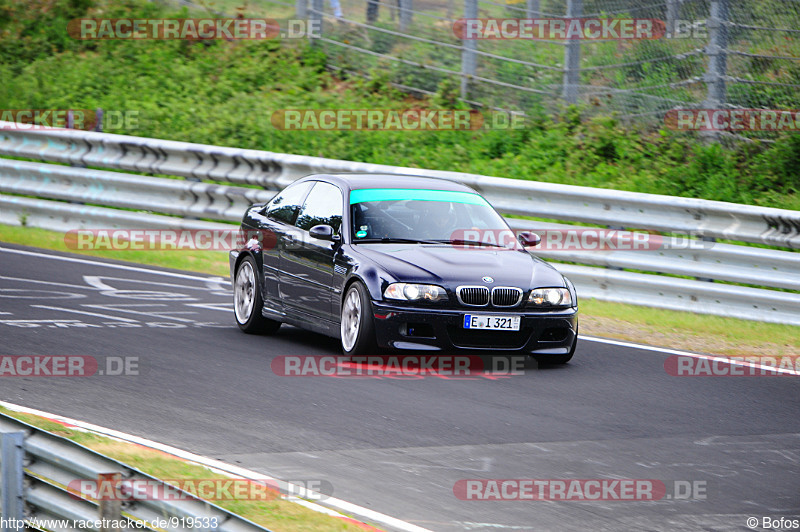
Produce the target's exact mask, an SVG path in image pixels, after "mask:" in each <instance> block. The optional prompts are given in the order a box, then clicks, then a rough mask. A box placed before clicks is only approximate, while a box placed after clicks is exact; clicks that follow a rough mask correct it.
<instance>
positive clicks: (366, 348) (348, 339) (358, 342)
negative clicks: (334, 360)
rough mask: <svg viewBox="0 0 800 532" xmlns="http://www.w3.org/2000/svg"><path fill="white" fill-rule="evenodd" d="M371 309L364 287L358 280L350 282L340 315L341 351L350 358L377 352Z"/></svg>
mask: <svg viewBox="0 0 800 532" xmlns="http://www.w3.org/2000/svg"><path fill="white" fill-rule="evenodd" d="M371 310H372V305H371V304H370V301H369V295H368V294H367V289H366V287H365V286H364V285H363V284H361V283H359V282H355V283H353V284H351V285H350V287H349V288H348V289H347V292H346V293H345V296H344V300H343V301H342V316H341V339H342V352H343V353H344V354H345V355H347V356H349V357H350V359H351V360H353V359H356V358H360V357H365V356H367V355H374V354H377V351H378V345H377V343H376V342H375V323H374V322H373V321H372V320H373V317H372V312H371Z"/></svg>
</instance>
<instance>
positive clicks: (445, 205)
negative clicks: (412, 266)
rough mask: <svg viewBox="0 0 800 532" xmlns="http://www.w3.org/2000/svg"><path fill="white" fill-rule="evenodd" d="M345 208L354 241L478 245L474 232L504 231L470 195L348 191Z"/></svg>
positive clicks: (501, 223) (487, 208)
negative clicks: (468, 242) (351, 225)
mask: <svg viewBox="0 0 800 532" xmlns="http://www.w3.org/2000/svg"><path fill="white" fill-rule="evenodd" d="M350 208H351V220H352V223H353V228H352V230H353V242H355V243H358V242H403V241H408V242H423V243H450V242H452V243H459V242H460V241H462V240H469V241H480V240H481V238H476V237H475V235H476V234H477V235H483V234H486V233H487V232H491V233H497V232H500V231H505V232H508V231H510V229H509V228H508V225H506V223H505V220H503V218H502V217H501V216H500V215H499V214H497V213H496V212H495V211H494V209H493V208H492V207H491V206H490V205H489V203H488V202H487V201H486V200H485V199H483V198H482V197H481V196H480V195H478V194H475V193H472V192H459V191H455V192H454V191H444V190H415V189H361V190H354V191H352V192H351V193H350ZM489 245H490V244H489ZM505 247H508V246H505Z"/></svg>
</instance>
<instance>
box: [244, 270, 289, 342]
mask: <svg viewBox="0 0 800 532" xmlns="http://www.w3.org/2000/svg"><path fill="white" fill-rule="evenodd" d="M257 270H258V268H257V266H256V261H255V259H253V257H251V256H247V257H245V258H244V260H243V261H242V262H241V263H240V264H239V267H238V268H237V270H236V277H235V279H234V281H233V313H234V316H235V317H236V324H237V325H239V328H240V329H241V330H243V331H244V332H246V333H248V334H259V333H263V334H271V333H274V332H275V331H277V330H278V329H279V328H280V326H281V322H279V321H275V320H270V319H267V318H265V317H264V316H262V315H261V309H262V308H263V307H264V301H263V300H262V299H261V287H260V285H259V283H258V275H256V271H257Z"/></svg>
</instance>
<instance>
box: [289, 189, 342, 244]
mask: <svg viewBox="0 0 800 532" xmlns="http://www.w3.org/2000/svg"><path fill="white" fill-rule="evenodd" d="M343 201H344V198H343V196H342V192H341V191H340V190H339V188H338V187H335V186H333V185H331V184H329V183H322V182H318V183H317V184H316V185H314V188H313V189H311V192H310V193H309V194H308V197H307V198H306V202H305V204H303V208H302V209H300V214H299V215H298V216H297V223H296V224H295V225H296V226H297V227H299V228H300V229H303V230H305V231H308V230H309V229H311V228H312V227H314V226H315V225H320V224H326V225H330V226H331V227H333V230H334V232H335V233H339V229H340V228H341V227H342V203H343Z"/></svg>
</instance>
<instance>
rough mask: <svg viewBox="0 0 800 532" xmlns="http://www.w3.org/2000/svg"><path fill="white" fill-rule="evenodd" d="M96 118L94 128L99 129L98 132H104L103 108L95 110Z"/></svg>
mask: <svg viewBox="0 0 800 532" xmlns="http://www.w3.org/2000/svg"><path fill="white" fill-rule="evenodd" d="M94 119H95V124H94V130H95V131H97V132H98V133H102V132H103V110H102V109H99V108H98V109H97V110H96V111H95V115H94Z"/></svg>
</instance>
